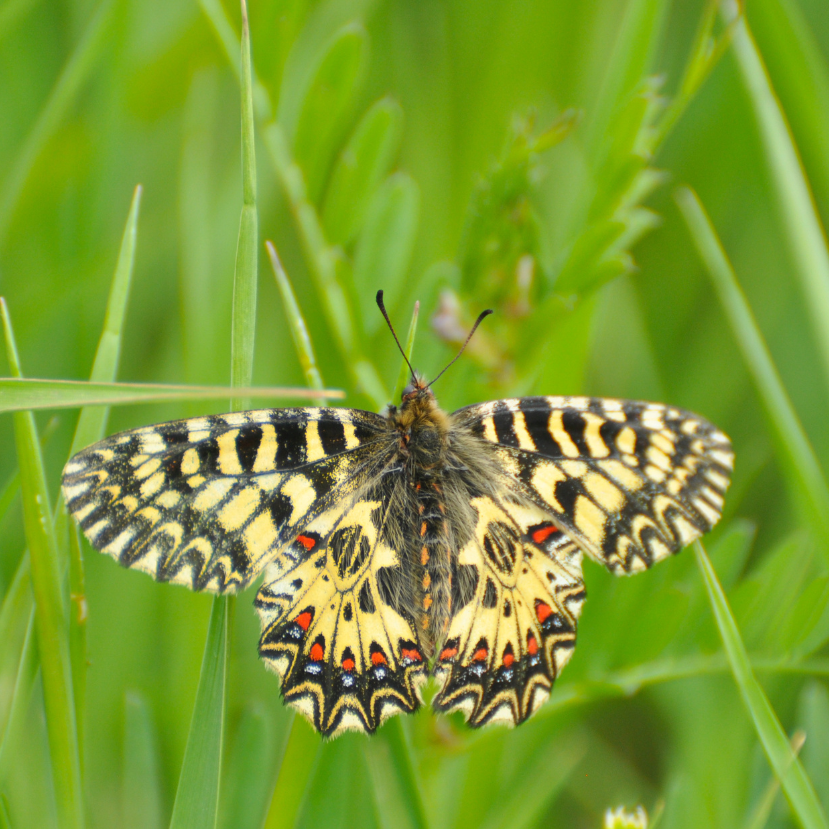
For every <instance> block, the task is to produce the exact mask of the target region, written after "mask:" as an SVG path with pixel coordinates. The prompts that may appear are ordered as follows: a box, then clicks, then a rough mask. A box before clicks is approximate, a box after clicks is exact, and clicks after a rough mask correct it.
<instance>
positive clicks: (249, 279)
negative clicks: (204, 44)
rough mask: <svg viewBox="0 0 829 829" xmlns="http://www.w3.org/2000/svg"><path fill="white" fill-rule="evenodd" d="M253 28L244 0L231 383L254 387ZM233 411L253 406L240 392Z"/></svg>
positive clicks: (256, 269) (256, 223)
mask: <svg viewBox="0 0 829 829" xmlns="http://www.w3.org/2000/svg"><path fill="white" fill-rule="evenodd" d="M251 73H252V68H251V56H250V27H249V25H248V14H247V7H246V5H245V1H244V0H242V216H241V219H240V222H239V244H238V247H237V248H236V272H235V275H234V279H233V311H232V314H233V316H232V320H231V337H230V384H231V385H232V386H250V385H251V379H252V378H253V346H254V338H255V336H256V292H257V285H258V281H257V280H258V276H259V216H258V213H257V209H256V143H255V136H254V131H253V91H252V89H253V88H252V74H251ZM230 407H231V409H232V410H233V411H243V410H245V409H249V408H250V401H248V400H246V399H245V398H244V397H242V396H239V395H234V397H233V398H232V399H231V402H230Z"/></svg>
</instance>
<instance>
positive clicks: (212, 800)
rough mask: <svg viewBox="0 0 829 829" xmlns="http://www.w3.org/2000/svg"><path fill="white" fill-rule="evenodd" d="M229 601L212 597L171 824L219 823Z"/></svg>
mask: <svg viewBox="0 0 829 829" xmlns="http://www.w3.org/2000/svg"><path fill="white" fill-rule="evenodd" d="M227 628H228V602H227V601H226V599H225V598H224V597H217V598H215V599H214V600H213V608H212V610H211V611H210V625H209V627H208V629H207V641H206V643H205V647H204V659H203V660H202V666H201V673H200V674H199V686H198V690H197V691H196V703H195V705H194V706H193V718H192V720H191V721H190V732H189V734H188V736H187V748H186V749H185V750H184V761H183V762H182V764H181V776H180V777H179V781H178V790H177V792H176V801H175V804H174V805H173V817H172V819H171V820H170V829H192V827H195V826H198V827H203V828H204V829H209V827H215V825H216V819H217V816H218V807H219V777H220V772H221V758H222V735H223V732H224V715H225V713H224V712H225V702H224V700H225V685H226V671H227V641H228V637H227Z"/></svg>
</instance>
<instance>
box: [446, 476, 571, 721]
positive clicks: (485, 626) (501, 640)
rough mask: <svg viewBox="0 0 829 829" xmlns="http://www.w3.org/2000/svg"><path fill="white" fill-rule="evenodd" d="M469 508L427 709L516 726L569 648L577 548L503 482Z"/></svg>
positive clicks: (544, 691) (542, 696) (545, 692)
mask: <svg viewBox="0 0 829 829" xmlns="http://www.w3.org/2000/svg"><path fill="white" fill-rule="evenodd" d="M499 483H504V484H507V483H508V479H506V477H504V480H503V482H499ZM472 507H473V510H474V512H475V514H476V516H477V518H476V520H475V528H474V531H473V533H472V535H471V538H470V539H469V541H468V542H467V543H466V544H465V545H464V546H463V548H462V549H461V550H460V551H459V555H458V560H457V564H458V566H457V569H456V573H455V574H454V576H453V583H454V590H453V602H452V614H453V615H452V619H451V621H450V624H449V629H448V631H447V635H446V640H445V642H444V645H443V647H442V649H441V651H440V652H439V654H438V656H437V659H436V661H435V675H436V676H437V678H438V681H439V682H441V683H442V688H441V690H440V692H439V693H438V694H437V696H436V697H435V699H434V701H433V706H434V708H435V709H436V710H437V711H441V712H449V711H453V710H456V709H459V710H461V711H463V712H464V714H465V715H466V717H467V721H468V723H469V725H471V726H473V727H477V726H481V725H486V724H488V723H492V722H503V723H506V724H509V725H513V724H516V725H517V724H518V723H521V722H523V721H524V720H526V719H527V718H528V717H529V716H530V715H532V714H533V713H534V712H535V711H536V710H537V709H538V707H539V706H540V705H541V704H542V703H543V702H544V701H545V700H546V699H547V697H548V696H549V695H550V691H551V689H552V685H553V681H554V680H555V678H556V677H557V676H558V674H559V673H560V672H561V669H562V668H563V667H564V665H565V664H566V663H567V661H568V660H569V659H570V656H571V655H572V652H573V648H574V646H575V643H576V623H577V620H578V617H579V614H580V612H581V606H582V603H583V601H584V596H585V593H584V582H583V580H582V575H581V557H582V554H581V550H580V549H579V548H578V546H577V545H576V544H575V543H574V542H573V541H572V540H571V539H569V538H567V536H566V535H565V534H564V533H562V532H561V531H559V529H558V528H557V527H556V526H555V524H553V523H552V522H551V521H550V519H549V516H548V515H547V514H546V513H545V512H544V511H543V510H541V509H539V508H538V507H536V506H535V505H533V504H531V503H529V502H526V501H522V500H521V499H519V498H516V497H515V496H513V495H512V494H511V493H510V491H509V489H508V488H506V487H502V488H501V493H500V496H496V495H480V496H477V497H474V498H473V499H472Z"/></svg>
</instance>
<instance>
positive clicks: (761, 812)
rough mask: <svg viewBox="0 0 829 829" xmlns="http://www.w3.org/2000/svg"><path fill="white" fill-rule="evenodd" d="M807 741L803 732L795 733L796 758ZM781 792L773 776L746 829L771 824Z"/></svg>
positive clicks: (761, 828)
mask: <svg viewBox="0 0 829 829" xmlns="http://www.w3.org/2000/svg"><path fill="white" fill-rule="evenodd" d="M805 740H806V734H805V733H804V732H803V731H795V733H794V735H793V736H792V740H791V747H792V753H793V754H794V756H795V757H797V755H798V754H800V749H801V748H803V743H804V742H805ZM779 792H780V780H778V778H777V777H776V776H774V775H772V778H771V780H769V782H768V784H767V785H766V788H765V789H764V790H763V793H762V795H760V799H759V800H758V801H757V805H756V806H755V807H754V809H752V811H751V814H750V815H749V817H748V819H747V820H746V824H745V829H763V827H765V826H766V824H767V823H768V822H769V818H770V817H771V810H772V809H773V808H774V801H775V800H776V799H777V795H778V793H779Z"/></svg>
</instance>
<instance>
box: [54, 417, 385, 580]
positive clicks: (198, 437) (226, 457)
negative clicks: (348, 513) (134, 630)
mask: <svg viewBox="0 0 829 829" xmlns="http://www.w3.org/2000/svg"><path fill="white" fill-rule="evenodd" d="M384 428H385V421H384V419H383V418H382V417H380V416H379V415H375V414H372V413H370V412H362V411H357V410H350V409H333V408H326V409H322V408H307V409H263V410H258V411H251V412H237V413H232V414H227V415H216V416H209V417H199V418H193V419H190V420H179V421H173V422H170V423H163V424H159V425H157V426H149V427H145V428H142V429H134V430H132V431H128V432H123V433H121V434H118V435H114V436H112V437H110V438H107V439H105V440H103V441H101V442H99V443H96V444H94V445H93V446H90V447H88V448H87V449H84V450H83V451H82V452H80V453H78V454H77V455H76V456H75V457H74V458H72V460H70V461H69V463H68V464H67V465H66V469H65V470H64V477H63V493H64V499H65V501H66V505H67V508H68V510H69V512H70V513H71V514H72V515H73V516H74V517H75V519H76V520H77V521H78V523H79V524H80V526H81V528H82V530H83V531H84V534H85V535H86V537H87V538H88V539H89V541H90V543H91V544H92V545H93V546H94V547H95V548H96V549H99V550H101V551H102V552H104V553H108V554H109V555H111V556H113V557H114V558H116V559H117V560H118V561H119V562H120V563H121V564H123V565H124V566H126V567H134V568H137V569H140V570H144V571H146V572H148V573H150V575H152V576H153V578H155V579H157V580H159V581H172V582H178V583H182V584H186V585H187V586H188V587H191V588H192V589H194V590H209V591H211V592H217V593H224V592H233V591H236V590H238V589H241V588H243V587H245V586H246V585H247V584H249V583H250V581H251V580H252V579H253V578H255V576H256V575H257V574H258V573H259V572H260V571H261V570H262V569H263V568H264V566H265V565H266V564H267V562H268V561H269V560H270V559H271V558H272V557H273V556H274V555H275V554H276V552H277V550H278V549H279V548H280V547H281V546H283V545H284V544H285V543H287V542H289V541H290V540H291V539H292V538H293V537H294V535H295V534H296V532H298V531H299V529H301V527H302V526H303V525H304V524H306V523H308V521H310V520H313V518H314V517H315V516H316V515H317V514H319V513H320V512H323V511H325V510H326V509H335V511H336V505H337V504H338V503H339V504H341V506H340V509H342V508H343V507H342V503H341V502H342V500H343V498H346V499H347V497H348V494H349V493H352V492H354V491H355V490H356V489H357V488H358V487H359V486H361V485H362V481H363V480H364V479H365V478H366V477H367V476H370V474H371V470H372V468H373V465H374V463H376V462H377V455H382V451H378V450H377V448H376V445H377V442H378V440H379V439H380V437H381V435H382V433H383V430H384ZM381 443H382V441H381Z"/></svg>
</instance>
